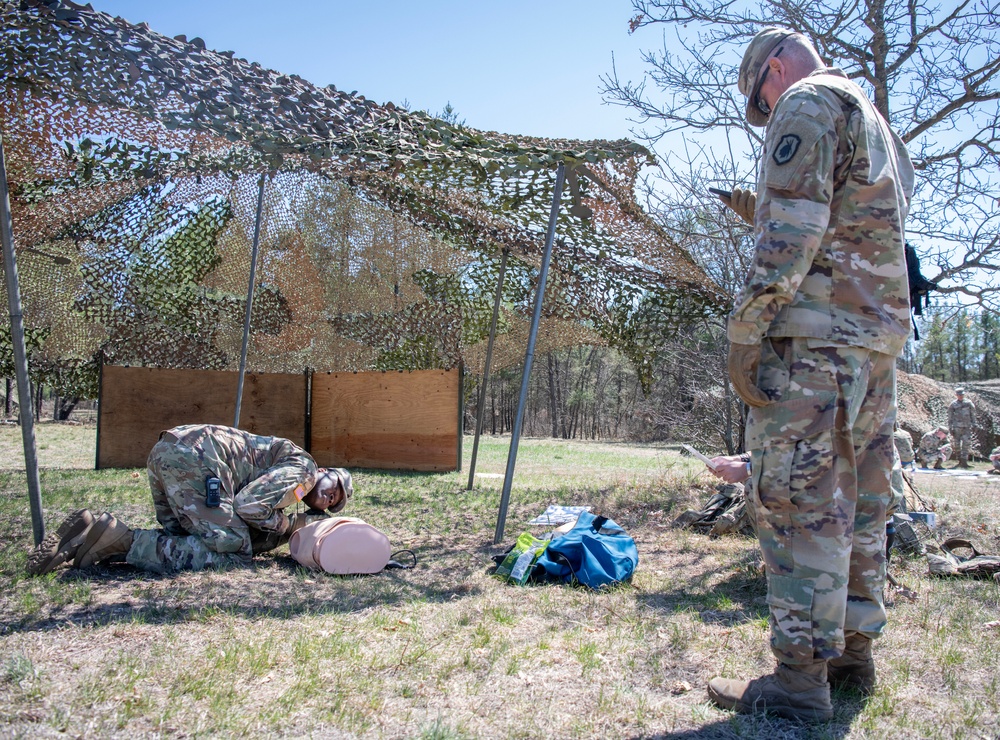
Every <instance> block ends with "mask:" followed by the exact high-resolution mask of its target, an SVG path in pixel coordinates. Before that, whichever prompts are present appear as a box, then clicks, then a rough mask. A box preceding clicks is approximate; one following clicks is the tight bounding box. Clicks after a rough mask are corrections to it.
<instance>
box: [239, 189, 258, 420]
mask: <svg viewBox="0 0 1000 740" xmlns="http://www.w3.org/2000/svg"><path fill="white" fill-rule="evenodd" d="M264 178H265V175H264V173H263V172H261V173H260V186H259V188H258V190H257V217H256V219H255V220H254V224H253V251H252V252H251V253H250V287H249V288H247V312H246V316H245V317H244V319H243V349H242V350H241V351H240V374H239V380H238V381H237V382H236V418H235V420H234V421H233V426H234V427H239V425H240V406H242V405H243V378H244V377H245V376H246V372H247V347H248V346H249V344H250V312H251V311H252V310H253V284H254V281H255V280H256V277H257V252H258V248H259V247H260V216H261V213H262V212H263V211H264Z"/></svg>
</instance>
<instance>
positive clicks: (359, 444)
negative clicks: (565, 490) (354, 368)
mask: <svg viewBox="0 0 1000 740" xmlns="http://www.w3.org/2000/svg"><path fill="white" fill-rule="evenodd" d="M460 391H461V373H460V372H459V371H458V370H417V371H413V372H402V373H401V372H395V371H391V372H384V373H383V372H364V373H316V374H315V375H313V378H312V433H311V440H312V445H311V452H312V455H313V457H315V458H316V462H318V463H319V464H320V465H324V466H330V465H336V466H342V467H348V468H350V467H362V468H383V469H390V470H421V471H445V470H457V469H458V468H459V467H460V464H459V462H460V461H459V455H460V448H459V429H458V409H459V397H460Z"/></svg>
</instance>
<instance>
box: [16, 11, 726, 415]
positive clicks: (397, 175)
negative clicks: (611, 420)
mask: <svg viewBox="0 0 1000 740" xmlns="http://www.w3.org/2000/svg"><path fill="white" fill-rule="evenodd" d="M0 14H2V15H0V29H2V46H0V133H2V135H3V146H4V150H5V154H6V164H7V177H8V183H9V187H10V192H11V209H12V216H13V226H14V241H15V247H16V250H17V261H18V271H19V277H20V281H21V292H22V298H23V303H24V320H25V326H26V340H27V345H28V352H29V357H30V367H31V374H32V376H33V377H35V378H36V379H41V380H42V382H45V383H47V384H52V385H54V386H55V387H56V388H57V389H59V390H60V391H61V392H62V393H64V394H66V395H93V394H94V392H95V384H96V378H97V367H98V364H99V362H100V359H101V358H102V357H103V359H104V361H105V362H108V363H114V364H130V365H158V366H163V367H179V368H183V367H192V368H204V369H235V368H236V367H237V365H238V363H239V356H240V347H241V342H242V331H243V314H244V311H245V301H246V296H247V287H248V279H249V272H250V262H251V252H252V249H251V245H252V239H253V233H254V223H255V216H256V212H257V200H258V187H259V183H260V182H261V178H263V182H264V200H263V209H262V224H261V236H260V257H259V262H258V267H257V273H256V281H255V295H254V306H253V311H252V322H251V326H252V331H251V341H250V351H249V357H248V363H247V367H248V369H249V370H251V371H257V372H302V370H303V369H304V368H313V369H315V370H339V371H343V370H364V369H416V368H431V367H436V368H449V367H455V366H457V365H458V364H459V363H460V362H461V361H463V360H464V361H465V362H466V364H467V365H468V366H469V367H470V369H473V370H478V369H481V365H482V355H483V350H482V347H483V345H484V344H485V338H486V336H487V334H488V329H489V321H490V317H491V313H492V305H493V299H494V293H495V290H496V284H497V276H498V270H499V264H500V258H501V254H502V253H503V252H504V251H505V250H506V251H508V253H509V255H510V258H509V262H508V276H507V280H506V282H505V289H504V295H503V311H502V319H501V324H500V327H499V329H498V332H499V336H498V344H497V350H496V352H497V354H496V357H497V360H496V362H497V363H498V364H499V365H505V364H506V365H510V364H514V363H517V362H519V361H520V360H521V359H522V358H523V347H524V340H525V336H526V333H527V324H528V318H529V316H530V313H531V306H532V301H533V295H534V285H535V282H536V279H537V272H538V266H539V263H540V258H541V254H542V250H543V244H544V235H545V229H546V225H547V222H548V218H549V211H550V208H551V203H552V198H553V191H554V186H555V181H556V176H555V173H556V169H557V167H558V164H559V163H560V162H562V163H564V164H565V165H566V168H567V187H566V188H565V189H564V192H563V194H562V196H561V201H560V203H561V205H560V215H559V222H558V227H557V231H556V245H555V250H554V253H553V260H552V268H551V272H550V276H549V284H548V288H547V291H546V307H545V311H544V314H543V324H542V327H541V329H540V334H539V344H538V350H539V351H545V349H548V348H552V347H558V346H565V345H572V344H578V343H581V342H590V343H607V344H611V345H613V346H617V347H619V348H621V349H622V350H623V351H625V352H626V354H627V355H628V356H629V357H630V358H632V359H633V361H634V362H636V364H637V366H639V367H640V370H642V362H643V358H645V357H646V356H647V355H648V347H649V346H650V343H651V341H652V340H653V339H654V338H655V336H656V335H657V334H659V333H662V332H664V331H669V330H670V328H671V327H673V326H676V325H678V324H680V323H683V322H688V321H691V320H694V319H696V318H698V317H701V316H705V315H708V314H715V313H719V312H720V311H722V310H724V304H725V298H724V296H723V295H722V294H721V292H720V291H719V289H718V288H717V287H716V286H715V285H714V284H713V283H712V282H711V281H710V280H709V279H708V278H707V277H706V276H705V274H704V272H703V271H702V270H701V269H700V268H699V267H698V266H697V265H696V264H695V262H694V261H693V260H692V259H691V257H690V255H688V254H687V252H685V251H684V250H683V249H681V248H679V247H678V246H677V245H676V244H675V243H674V242H673V241H672V240H671V239H670V238H669V237H668V236H667V235H666V234H665V233H664V232H663V231H662V230H661V229H659V228H658V227H657V225H656V224H655V223H654V222H653V221H652V220H651V219H650V218H649V217H648V216H647V214H646V213H645V212H644V211H643V210H642V209H641V208H640V207H639V206H638V204H637V203H636V201H635V196H634V185H635V182H636V178H637V176H638V174H639V171H640V169H641V168H642V167H643V166H644V165H646V164H649V163H650V162H651V156H650V154H649V153H648V152H647V151H646V150H645V149H643V148H642V147H640V146H638V145H636V144H634V143H632V142H629V141H617V142H607V141H588V142H581V141H572V140H551V139H540V138H529V137H522V136H512V135H503V134H496V133H489V132H482V131H478V130H475V129H471V128H468V127H465V126H458V125H453V124H450V123H448V122H446V121H443V120H439V119H436V118H433V117H431V116H428V115H427V114H424V113H420V112H410V111H406V110H403V109H400V108H397V107H395V106H393V105H392V104H391V103H387V104H385V105H377V104H375V103H373V102H372V101H370V100H366V99H365V98H364V97H362V96H359V95H357V94H355V93H350V94H348V93H344V92H341V91H339V90H337V89H336V88H334V87H333V86H329V87H325V88H320V87H317V86H314V85H312V84H310V83H309V82H307V81H305V80H303V79H301V78H299V77H296V76H286V75H282V74H279V73H277V72H273V71H271V70H268V69H264V68H263V67H261V66H260V65H258V64H255V63H250V62H247V61H245V60H242V59H238V58H235V57H234V55H233V53H232V52H214V51H210V50H208V49H206V48H205V44H204V43H203V42H202V41H201V40H200V39H197V38H195V39H191V40H190V41H188V40H187V39H185V38H184V37H178V38H175V39H170V38H167V37H164V36H161V35H159V34H157V33H155V32H153V31H151V30H150V29H149V28H148V27H146V26H145V24H143V25H139V26H136V25H132V24H130V23H128V22H126V21H124V20H122V19H120V18H112V17H111V16H109V15H107V14H104V13H100V12H96V11H94V10H93V9H92V8H91V7H90V6H89V5H87V6H79V5H76V4H75V3H72V2H66V1H65V0H63V1H61V2H59V1H56V0H23V1H21V2H0ZM3 331H4V332H5V335H4V336H2V337H0V370H2V371H5V372H6V373H7V374H8V375H9V374H11V372H12V370H11V368H12V365H13V361H12V357H11V354H12V353H11V342H10V336H9V331H10V330H9V328H6V327H5V328H4V330H3Z"/></svg>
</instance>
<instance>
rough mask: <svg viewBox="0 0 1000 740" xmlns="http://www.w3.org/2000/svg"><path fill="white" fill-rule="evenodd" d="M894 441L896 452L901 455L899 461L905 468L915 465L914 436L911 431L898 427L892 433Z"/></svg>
mask: <svg viewBox="0 0 1000 740" xmlns="http://www.w3.org/2000/svg"><path fill="white" fill-rule="evenodd" d="M892 441H893V444H894V445H895V446H896V454H897V455H898V456H899V462H900V463H901V464H902V466H903V467H904V468H912V467H913V458H914V455H913V437H911V436H910V433H909V432H907V431H905V430H903V429H899V428H897V429H896V431H894V432H893V433H892Z"/></svg>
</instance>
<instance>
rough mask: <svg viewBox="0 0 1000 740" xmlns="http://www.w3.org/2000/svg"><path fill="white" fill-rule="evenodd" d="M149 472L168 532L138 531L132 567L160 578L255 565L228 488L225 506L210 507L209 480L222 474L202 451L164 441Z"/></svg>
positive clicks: (130, 559) (158, 516)
mask: <svg viewBox="0 0 1000 740" xmlns="http://www.w3.org/2000/svg"><path fill="white" fill-rule="evenodd" d="M146 472H147V474H148V476H149V487H150V490H151V492H152V494H153V506H154V508H155V510H156V520H157V521H158V522H159V523H160V526H161V527H163V529H153V530H136V531H135V532H134V533H133V538H132V547H131V548H130V549H129V551H128V554H127V555H126V557H125V560H126V562H128V563H129V564H130V565H133V566H135V567H136V568H141V569H142V570H146V571H152V572H154V573H172V572H175V571H180V570H202V569H204V568H228V567H233V566H241V565H246V564H248V563H249V562H250V560H251V558H252V557H253V552H252V547H251V537H250V529H249V527H248V526H247V524H246V522H244V521H243V520H242V519H240V517H239V516H237V515H236V514H235V513H234V511H233V503H234V497H233V495H232V492H230V491H228V490H227V489H226V487H225V486H223V489H222V491H221V505H220V506H218V507H214V508H210V507H208V506H206V505H205V479H206V478H208V477H210V476H218V475H219V474H218V472H217V471H215V470H213V469H212V468H211V467H209V466H208V465H207V464H206V463H205V462H204V459H203V457H202V456H201V455H199V454H198V452H197V451H194V450H193V449H192V448H187V447H183V446H179V445H177V444H176V443H175V441H174V440H173V438H171V437H169V436H168V435H164V436H163V437H162V438H161V439H160V441H159V442H157V443H156V444H155V445H154V446H153V449H152V450H151V451H150V453H149V459H148V460H147V462H146Z"/></svg>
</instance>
